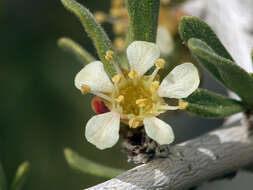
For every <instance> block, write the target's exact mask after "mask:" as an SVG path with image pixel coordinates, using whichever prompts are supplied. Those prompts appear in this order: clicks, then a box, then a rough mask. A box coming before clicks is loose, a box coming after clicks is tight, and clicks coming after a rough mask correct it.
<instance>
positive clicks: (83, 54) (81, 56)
mask: <svg viewBox="0 0 253 190" xmlns="http://www.w3.org/2000/svg"><path fill="white" fill-rule="evenodd" d="M58 46H59V47H61V48H62V49H63V50H64V51H66V52H69V53H70V54H72V55H74V56H75V57H76V58H77V60H78V61H79V62H81V63H82V64H83V65H85V64H88V63H90V62H92V61H95V58H94V57H93V56H92V55H91V54H90V53H89V52H87V51H86V50H85V49H84V48H83V47H82V46H81V45H79V44H78V43H76V42H74V41H73V40H71V39H69V38H60V39H59V40H58Z"/></svg>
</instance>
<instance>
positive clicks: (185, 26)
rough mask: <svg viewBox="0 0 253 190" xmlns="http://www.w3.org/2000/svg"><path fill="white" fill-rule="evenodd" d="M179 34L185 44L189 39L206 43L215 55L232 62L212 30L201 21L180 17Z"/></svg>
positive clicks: (194, 18) (189, 17)
mask: <svg viewBox="0 0 253 190" xmlns="http://www.w3.org/2000/svg"><path fill="white" fill-rule="evenodd" d="M179 33H180V36H181V38H182V40H183V41H184V42H185V43H186V44H187V42H188V40H189V39H190V38H197V39H200V40H202V41H204V42H206V43H207V44H208V46H210V48H211V49H212V50H214V51H215V52H216V54H218V55H219V56H221V57H224V58H226V59H229V60H231V61H233V58H232V57H231V55H230V54H229V53H228V51H227V50H226V49H225V47H224V46H223V45H222V43H221V42H220V40H219V39H218V37H217V36H216V34H215V33H214V32H213V30H212V29H211V28H210V27H209V26H208V25H207V24H206V23H205V22H203V21H202V20H200V19H198V18H196V17H192V16H184V17H182V19H181V21H180V24H179Z"/></svg>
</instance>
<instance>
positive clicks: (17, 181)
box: [10, 162, 30, 190]
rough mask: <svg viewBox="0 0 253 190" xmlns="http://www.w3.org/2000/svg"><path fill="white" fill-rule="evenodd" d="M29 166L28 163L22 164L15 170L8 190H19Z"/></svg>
mask: <svg viewBox="0 0 253 190" xmlns="http://www.w3.org/2000/svg"><path fill="white" fill-rule="evenodd" d="M29 167H30V164H29V163H28V162H23V163H22V164H21V165H20V166H19V167H18V169H17V172H16V175H15V177H14V179H13V181H12V184H11V188H10V190H20V189H21V188H22V187H23V185H24V183H25V179H26V177H27V174H28V172H29Z"/></svg>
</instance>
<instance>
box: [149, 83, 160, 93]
mask: <svg viewBox="0 0 253 190" xmlns="http://www.w3.org/2000/svg"><path fill="white" fill-rule="evenodd" d="M159 84H160V83H159V81H154V82H152V83H151V85H150V90H151V91H152V92H156V91H157V90H158V88H159Z"/></svg>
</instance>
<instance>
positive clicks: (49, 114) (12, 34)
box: [0, 0, 225, 190]
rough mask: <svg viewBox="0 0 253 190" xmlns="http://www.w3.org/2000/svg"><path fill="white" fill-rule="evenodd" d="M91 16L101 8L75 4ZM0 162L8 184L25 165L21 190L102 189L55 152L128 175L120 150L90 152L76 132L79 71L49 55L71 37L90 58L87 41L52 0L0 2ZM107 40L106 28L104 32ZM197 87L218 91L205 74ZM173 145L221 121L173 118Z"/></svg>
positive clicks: (81, 113) (87, 109)
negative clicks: (27, 167)
mask: <svg viewBox="0 0 253 190" xmlns="http://www.w3.org/2000/svg"><path fill="white" fill-rule="evenodd" d="M79 2H81V3H83V4H84V5H85V6H87V7H89V8H90V10H91V11H97V10H104V11H106V12H108V11H107V10H108V9H109V7H110V1H109V0H104V1H101V0H80V1H79ZM0 27H1V28H0V34H1V35H0V36H1V45H0V60H1V64H0V65H1V66H0V81H1V93H0V101H1V104H0V106H1V109H0V160H1V161H2V163H3V165H4V169H5V171H6V175H7V178H8V181H10V180H11V178H12V177H13V175H14V173H15V170H16V168H17V166H18V165H19V164H20V163H21V162H22V161H25V160H28V161H29V162H30V164H31V172H30V175H29V178H28V180H27V183H26V185H25V188H24V189H26V190H33V189H37V190H44V189H54V190H57V189H61V190H67V189H72V190H75V189H81V188H85V187H88V186H91V185H94V184H96V183H99V182H102V181H104V179H102V178H98V177H94V176H90V175H84V174H80V173H78V172H75V171H73V170H72V169H71V168H69V167H68V165H67V163H66V161H65V160H64V157H63V148H64V147H70V148H72V149H73V150H75V151H77V152H79V153H80V154H81V155H83V156H85V157H87V158H89V159H91V160H93V161H97V162H99V163H103V164H106V165H109V166H113V167H118V168H123V169H128V168H131V167H133V166H134V165H133V164H130V163H127V161H126V160H127V159H126V155H125V154H123V153H122V152H121V149H120V146H121V145H120V143H118V144H117V146H116V147H113V148H111V149H108V150H104V151H101V150H98V149H96V148H95V147H94V146H93V145H91V144H89V143H88V142H87V141H86V139H85V138H84V127H85V123H86V122H87V120H88V119H89V118H90V117H91V116H92V115H93V112H92V110H91V106H90V100H91V98H92V96H89V95H88V96H85V97H84V96H82V95H81V93H80V92H79V90H77V89H76V88H75V87H74V85H73V79H74V76H75V74H76V73H77V72H78V71H79V70H80V69H81V65H80V64H79V63H78V62H77V61H76V60H75V59H73V58H72V57H71V56H70V55H68V54H65V53H64V52H62V51H61V49H59V48H58V47H57V40H58V38H60V37H63V36H66V37H71V38H72V39H74V40H76V41H77V42H79V43H80V44H82V45H83V46H85V47H86V49H87V50H89V51H90V52H92V53H93V54H94V55H95V53H94V48H93V46H92V44H91V41H90V40H89V38H88V37H87V35H86V34H85V33H84V31H83V28H82V27H81V25H80V23H79V21H78V19H76V18H75V17H74V16H73V15H72V14H70V13H69V12H68V11H66V10H65V9H64V8H63V6H62V5H61V3H60V0H43V1H38V0H37V1H34V0H8V1H7V0H1V1H0ZM104 27H105V30H106V31H107V32H108V34H109V36H110V37H111V38H113V34H112V28H111V26H110V25H109V24H105V25H104ZM204 75H205V80H204V82H203V86H204V87H205V88H208V89H210V90H213V91H215V92H219V93H223V94H224V93H225V90H224V89H223V88H222V87H221V86H219V85H218V84H217V83H216V82H215V81H214V80H213V79H211V78H210V77H209V75H207V74H206V73H205V74H204ZM166 120H167V122H168V123H170V124H171V125H172V126H173V128H174V130H175V134H176V143H177V142H181V141H184V140H187V139H190V138H193V137H196V136H199V135H200V134H203V133H204V132H206V131H208V130H211V129H214V128H215V127H218V126H219V125H220V124H221V123H222V120H204V119H200V118H197V117H190V116H188V115H187V114H186V113H183V112H180V113H179V114H177V115H175V114H173V115H168V117H167V118H166Z"/></svg>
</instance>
